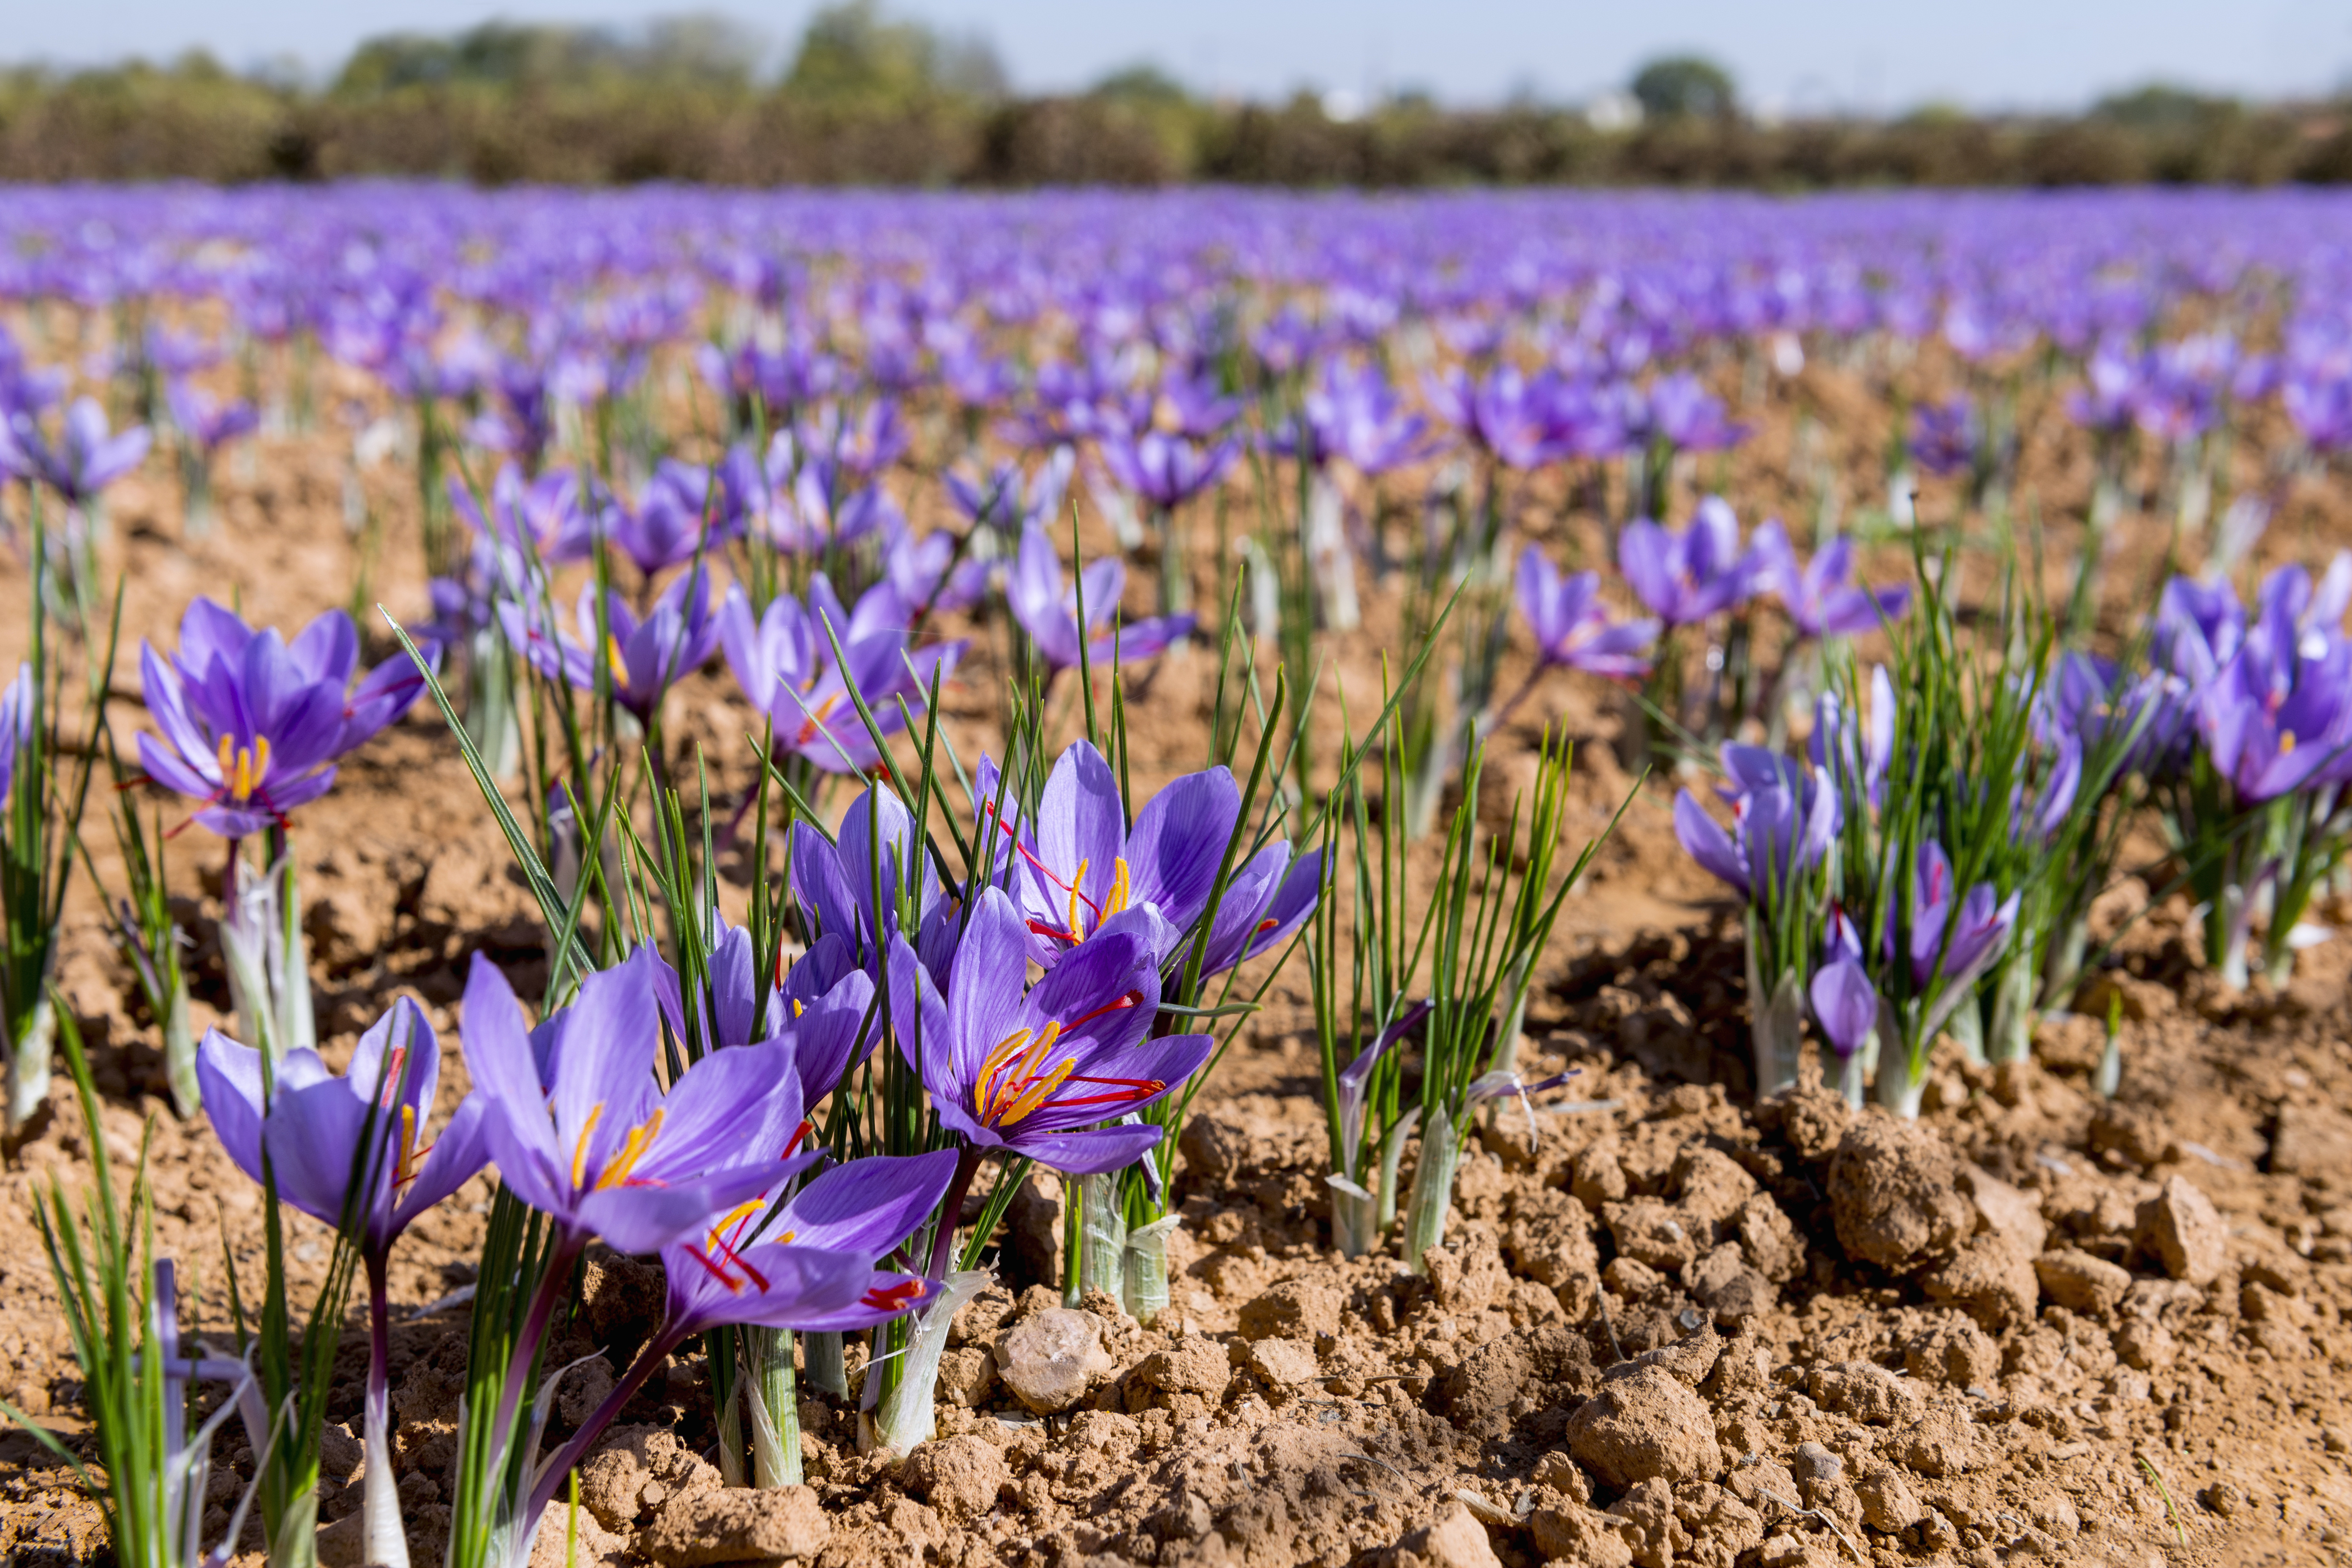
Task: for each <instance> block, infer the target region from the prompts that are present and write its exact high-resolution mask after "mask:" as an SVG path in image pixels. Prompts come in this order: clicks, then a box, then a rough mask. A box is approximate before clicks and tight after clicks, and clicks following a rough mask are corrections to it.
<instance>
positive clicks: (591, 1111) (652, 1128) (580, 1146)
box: [572, 1100, 668, 1193]
mask: <svg viewBox="0 0 2352 1568" xmlns="http://www.w3.org/2000/svg"><path fill="white" fill-rule="evenodd" d="M667 1114H668V1113H667V1110H664V1109H663V1108H662V1107H661V1106H658V1105H656V1107H654V1113H653V1114H652V1115H651V1116H648V1117H646V1119H645V1120H644V1121H641V1122H639V1123H637V1125H635V1127H632V1128H630V1129H629V1131H628V1135H627V1136H626V1137H625V1138H623V1139H622V1140H621V1146H620V1148H619V1149H617V1150H615V1151H614V1154H613V1157H612V1158H611V1159H609V1160H607V1161H605V1162H604V1169H602V1170H601V1171H599V1172H597V1173H596V1180H595V1182H594V1183H593V1184H591V1183H590V1182H589V1180H588V1141H589V1140H590V1139H591V1138H593V1137H594V1136H595V1135H596V1123H597V1122H599V1121H602V1120H604V1101H603V1100H598V1101H597V1102H596V1103H595V1104H593V1105H592V1106H590V1107H589V1108H588V1120H587V1121H584V1122H583V1123H582V1124H581V1127H580V1142H578V1143H577V1144H576V1145H575V1146H574V1147H573V1148H572V1185H573V1186H574V1187H585V1188H587V1189H588V1190H589V1191H591V1192H598V1193H601V1192H603V1191H604V1190H605V1189H606V1188H608V1187H622V1186H651V1185H656V1184H655V1183H650V1182H642V1181H632V1180H631V1179H630V1173H631V1172H632V1171H634V1170H635V1169H636V1164H637V1162H638V1161H640V1160H642V1159H644V1158H645V1157H646V1150H648V1149H650V1148H652V1147H653V1142H654V1140H655V1139H656V1138H657V1137H659V1136H660V1135H661V1129H662V1119H663V1117H664V1116H666V1115H667Z"/></svg>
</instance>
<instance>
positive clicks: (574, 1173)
mask: <svg viewBox="0 0 2352 1568" xmlns="http://www.w3.org/2000/svg"><path fill="white" fill-rule="evenodd" d="M2347 447H2352V202H2347V201H2344V200H2341V199H2338V198H2335V197H2331V196H2326V195H2315V194H2309V193H2288V192H2278V193H2267V194H2262V195H2241V194H2225V193H2214V192H2204V193H2167V194H2154V193H2117V194H2102V195H2032V196H2028V195H2001V196H1990V195H1948V196H1936V197H1926V196H1911V195H1874V196H1851V197H1833V198H1818V199H1810V200H1804V201H1788V200H1772V199H1766V198H1759V197H1749V196H1728V195H1709V196H1664V195H1607V196H1596V195H1493V194H1462V195H1428V196H1414V197H1410V198H1402V197H1400V198H1375V197H1367V196H1338V195H1333V196H1313V197H1310V196H1291V195H1255V194H1242V193H1237V192H1217V191H1195V192H1187V193H1181V194H1170V195H1152V196H1124V195H1096V194H1082V193H1053V194H1041V195H1027V196H987V197H982V196H962V195H904V194H881V193H875V194H865V195H811V194H793V193H782V194H755V193H723V192H714V191H692V192H688V191H683V190H667V189H660V188H647V189H643V190H637V191H632V192H626V193H605V194H581V193H556V192H549V191H511V192H502V193H496V194H491V193H482V192H474V191H468V190H465V189H460V188H455V187H427V186H415V185H403V184H382V185H366V184H352V185H344V186H332V187H325V188H320V189H304V190H292V189H282V190H269V189H251V190H244V191H237V192H221V191H215V190H207V189H198V188H194V187H187V188H182V187H155V188H148V189H138V190H131V189H120V188H80V189H77V188H53V189H43V190H14V191H10V192H7V193H5V200H0V521H5V528H6V531H7V534H8V538H9V541H10V543H11V546H12V548H13V554H12V555H11V556H10V558H9V559H10V560H11V562H12V563H13V564H12V566H11V567H10V568H9V570H10V572H11V573H13V575H14V580H15V582H16V589H15V590H14V591H13V592H12V594H11V595H10V596H9V603H10V604H11V605H13V606H14V607H13V608H11V609H10V610H9V611H7V612H6V613H5V616H0V626H5V628H6V636H7V638H8V640H9V641H10V642H11V643H12V645H13V649H14V651H16V652H17V653H18V654H20V655H21V656H22V659H23V662H22V664H21V665H20V666H19V668H18V673H17V675H16V679H14V681H13V682H11V683H10V684H9V685H8V686H7V687H6V689H5V698H0V756H5V762H0V791H5V795H6V797H7V807H6V816H5V832H0V934H5V952H0V1037H5V1047H6V1057H5V1068H6V1076H5V1089H6V1099H7V1103H6V1108H5V1109H6V1132H5V1145H0V1146H5V1152H6V1156H7V1161H8V1169H7V1171H6V1173H5V1179H0V1185H5V1190H6V1194H7V1196H6V1199H5V1203H6V1211H7V1212H6V1213H5V1215H0V1237H5V1240H0V1252H5V1257H6V1258H7V1261H6V1263H5V1267H0V1358H5V1361H6V1362H7V1365H6V1366H5V1367H0V1399H5V1402H6V1412H5V1413H6V1414H8V1415H11V1416H12V1417H13V1418H14V1419H15V1420H16V1422H17V1423H18V1424H19V1426H21V1428H22V1430H21V1432H19V1433H18V1434H17V1435H16V1436H11V1437H9V1438H7V1439H5V1442H0V1484H5V1487H6V1489H7V1495H8V1498H9V1500H10V1502H9V1510H8V1511H9V1521H8V1522H7V1523H6V1524H5V1526H0V1550H5V1551H7V1552H13V1553H15V1554H16V1556H17V1557H18V1558H20V1559H21V1560H23V1561H26V1562H36V1561H37V1562H59V1563H62V1562H66V1561H72V1562H75V1563H80V1562H86V1561H96V1560H98V1558H99V1557H100V1555H101V1554H102V1553H103V1552H107V1551H111V1552H113V1554H114V1558H115V1560H116V1561H118V1562H123V1563H129V1562H131V1561H133V1560H136V1561H138V1562H139V1563H142V1564H163V1563H171V1564H175V1565H177V1564H182V1563H187V1564H193V1563H196V1562H198V1561H199V1560H201V1561H204V1562H205V1563H223V1562H226V1561H227V1560H228V1559H229V1558H230V1557H232V1556H240V1555H241V1556H244V1557H246V1558H247V1560H250V1561H258V1560H260V1558H262V1557H264V1556H266V1558H267V1560H268V1562H269V1563H271V1564H272V1568H310V1565H311V1564H314V1563H327V1564H329V1568H344V1565H345V1564H353V1565H356V1564H360V1563H376V1564H384V1565H386V1568H407V1564H408V1563H410V1562H411V1561H412V1560H413V1559H415V1558H416V1557H420V1556H430V1555H434V1554H438V1555H439V1556H441V1558H442V1559H443V1560H444V1561H445V1562H446V1563H448V1564H449V1565H450V1568H508V1565H513V1568H520V1565H521V1564H523V1563H526V1562H528V1563H539V1564H542V1565H545V1568H552V1565H553V1564H554V1563H559V1562H565V1561H568V1560H577V1559H579V1558H582V1557H591V1558H594V1559H596V1560H598V1561H600V1562H610V1563H621V1562H624V1561H628V1562H651V1563H657V1564H660V1565H661V1568H702V1565H704V1564H708V1563H732V1562H751V1561H776V1560H803V1561H811V1562H823V1563H829V1564H843V1565H846V1564H849V1563H861V1564H862V1563H866V1562H869V1561H870V1562H874V1563H886V1562H902V1561H916V1560H931V1561H938V1562H942V1563H1000V1562H1002V1563H1052V1564H1060V1563H1097V1562H1108V1561H1133V1562H1157V1563H1178V1562H1195V1561H1197V1562H1202V1563H1211V1562H1230V1561H1243V1562H1252V1563H1257V1562H1264V1563H1295V1562H1305V1561H1316V1562H1328V1563H1372V1562H1381V1563H1395V1564H1400V1565H1401V1564H1403V1563H1408V1562H1417V1563H1451V1564H1456V1565H1468V1564H1474V1563H1475V1564H1484V1563H1496V1562H1509V1563H1523V1562H1536V1561H1551V1562H1566V1563H1612V1564H1622V1563H1629V1562H1639V1563H1644V1564H1648V1565H1653V1568H1664V1564H1666V1563H1678V1562H1694V1563H1710V1564H1724V1565H1729V1564H1733V1563H1739V1564H1748V1563H1775V1564H1780V1563H1815V1562H1820V1563H1826V1562H1830V1561H1837V1560H1842V1559H1844V1558H1850V1557H1863V1558H1867V1559H1868V1560H1870V1561H1874V1562H1887V1563H1897V1562H1912V1561H1920V1562H1929V1561H1949V1560H1955V1559H1956V1558H1962V1557H1965V1558H1966V1559H1967V1560H1969V1561H1985V1562H1992V1561H2004V1560H2007V1559H2008V1558H2009V1557H2010V1556H2013V1555H2017V1554H2021V1553H2032V1552H2042V1553H2044V1554H2055V1555H2057V1556H2060V1557H2062V1558H2064V1559H2066V1560H2073V1561H2085V1562H2088V1561H2103V1562H2104V1561H2113V1562H2117V1563H2122V1562H2130V1563H2144V1562H2146V1561H2147V1559H2148V1557H2149V1556H2150V1555H2151V1553H2155V1554H2158V1555H2162V1554H2164V1553H2167V1552H2171V1553H2174V1554H2175V1556H2176V1558H2177V1559H2178V1560H2181V1561H2187V1560H2188V1559H2187V1558H2186V1557H2180V1556H2179V1553H2183V1552H2190V1551H2205V1552H2212V1553H2215V1554H2216V1555H2215V1556H2214V1558H2213V1560H2215V1561H2231V1562H2236V1561H2247V1562H2253V1561H2297V1562H2300V1561H2312V1562H2326V1561H2333V1560H2334V1559H2333V1558H2332V1557H2331V1556H2329V1555H2328V1553H2329V1552H2330V1551H2331V1550H2333V1549H2335V1548H2336V1547H2337V1546H2339V1545H2340V1542H2342V1541H2343V1539H2344V1535H2343V1533H2342V1532H2343V1531H2347V1530H2352V1487H2347V1484H2346V1479H2347V1478H2346V1477H2345V1475H2344V1473H2343V1469H2342V1461H2341V1458H2339V1457H2338V1456H2340V1455H2342V1454H2343V1453H2344V1451H2345V1447H2346V1439H2345V1438H2344V1435H2343V1433H2342V1432H2340V1431H2339V1430H2338V1428H2337V1426H2336V1425H2335V1424H2334V1422H2335V1415H2334V1412H2335V1410H2336V1407H2337V1405H2339V1403H2340V1399H2341V1396H2342V1394H2343V1387H2342V1373H2341V1368H2342V1367H2343V1366H2344V1365H2345V1364H2346V1358H2347V1357H2352V1332H2347V1329H2346V1327H2345V1314H2346V1313H2347V1311H2352V1113H2347V1112H2348V1111H2352V1108H2347V1099H2352V1048H2347V1046H2346V1045H2345V1043H2344V1042H2345V1035H2346V1024H2347V1016H2346V999H2345V989H2344V984H2345V973H2346V964H2345V960H2344V958H2343V957H2342V955H2341V952H2340V949H2341V946H2342V944H2341V942H2339V941H2338V940H2337V933H2336V929H2335V928H2336V925H2337V924H2339V923H2340V922H2341V921H2342V920H2343V919H2344V918H2346V915H2347V899H2352V887H2347V873H2346V869H2345V867H2344V863H2343V862H2344V853H2345V849H2346V847H2347V842H2352V802H2347V799H2346V798H2345V785H2346V784H2347V781H2352V639H2347V633H2346V629H2345V621H2346V616H2347V609H2352V552H2347V550H2345V549H2344V548H2342V547H2343V546H2344V545H2346V544H2347V543H2352V508H2347V506H2346V504H2345V498H2344V495H2343V491H2342V483H2343V476H2342V455H2343V453H2344V452H2345V451H2346V449H2347ZM134 645H135V647H134ZM2257 1405H2267V1406H2269V1407H2270V1414H2269V1415H2265V1416H2263V1417H2262V1418H2260V1419H2259V1420H2250V1419H2249V1413H2250V1411H2252V1409H2253V1408H2255V1407H2256V1406H2257ZM2192 1542H2196V1544H2195V1545H2194V1546H2192ZM2273 1551H2275V1552H2282V1553H2284V1555H2272V1556H2264V1555H2263V1553H2265V1552H2273Z"/></svg>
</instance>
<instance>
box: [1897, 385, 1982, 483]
mask: <svg viewBox="0 0 2352 1568" xmlns="http://www.w3.org/2000/svg"><path fill="white" fill-rule="evenodd" d="M1977 446H1978V428H1977V410H1976V405H1975V404H1973V403H1971V402H1970V401H1969V398H1968V395H1967V394H1965V393H1963V394H1961V395H1958V396H1957V397H1952V398H1948V399H1946V400H1945V401H1944V402H1941V403H1923V404H1921V405H1919V406H1918V407H1917V408H1916V409H1915V410H1913V411H1912V415H1911V460H1912V461H1913V462H1915V463H1916V464H1918V465H1919V466H1920V467H1921V468H1925V469H1926V470H1927V472H1929V473H1931V474H1964V473H1966V472H1968V471H1969V468H1973V467H1974V466H1975V464H1976V460H1977Z"/></svg>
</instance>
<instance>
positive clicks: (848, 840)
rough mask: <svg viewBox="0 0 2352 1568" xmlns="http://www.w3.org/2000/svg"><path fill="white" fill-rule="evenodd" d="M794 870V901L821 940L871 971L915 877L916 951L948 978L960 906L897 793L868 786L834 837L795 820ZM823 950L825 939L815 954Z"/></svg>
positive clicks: (849, 808)
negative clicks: (841, 946) (830, 940)
mask: <svg viewBox="0 0 2352 1568" xmlns="http://www.w3.org/2000/svg"><path fill="white" fill-rule="evenodd" d="M792 865H793V872H792V880H793V897H794V898H796V899H798V900H800V906H801V908H802V909H803V910H805V911H807V912H809V913H811V914H813V915H814V916H815V918H816V923H817V929H818V933H819V936H820V939H822V938H824V937H839V938H840V939H841V940H842V942H844V943H845V944H846V946H847V948H848V952H849V957H850V959H851V961H852V962H854V963H856V965H857V966H858V967H860V968H862V969H865V970H866V971H868V972H869V973H871V972H872V971H874V970H875V969H876V968H877V965H878V963H879V960H880V954H879V952H877V949H876V947H875V943H874V938H875V933H876V932H877V931H880V932H881V933H882V934H883V935H884V936H886V937H887V936H895V935H897V934H898V931H899V907H900V902H901V899H902V897H904V896H906V895H907V894H908V877H909V875H910V874H911V875H912V876H913V877H914V882H913V885H912V895H911V896H912V899H913V902H914V910H915V947H916V951H917V952H919V953H920V954H921V956H922V961H923V963H925V964H927V965H929V967H930V969H931V971H932V973H934V974H945V973H947V969H948V962H949V960H950V958H951V957H952V956H953V955H954V952H955V946H956V913H957V911H956V906H955V904H954V903H953V902H952V901H951V900H950V899H949V898H948V896H947V891H946V889H945V888H944V887H943V886H942V885H941V884H940V874H939V868H937V867H936V866H934V865H933V864H932V863H931V859H930V857H929V856H928V855H925V854H923V853H922V848H921V846H920V845H919V844H918V843H917V842H916V839H915V823H914V818H913V816H910V815H909V814H908V810H907V807H906V805H905V804H904V803H902V802H901V801H900V800H899V799H898V796H897V795H893V794H891V793H890V792H889V791H888V790H887V789H884V788H883V787H882V786H881V785H880V784H873V785H869V786H868V787H867V789H866V793H865V794H864V795H859V796H858V797H857V798H856V799H855V800H853V801H851V802H850V803H849V805H848V806H847V808H846V809H845V810H844V811H843V812H842V814H841V823H840V826H839V828H838V829H837V830H836V832H835V837H833V838H831V839H828V838H826V837H825V836H824V834H823V833H820V832H819V831H817V829H816V828H815V826H813V825H812V824H810V823H807V822H803V821H796V822H794V823H793V861H792ZM877 881H878V882H879V884H880V891H881V895H882V912H881V917H880V918H879V919H878V920H877V918H876V914H875V891H876V884H877ZM823 945H824V942H823V941H822V940H820V941H819V942H818V943H817V945H816V947H812V948H811V949H810V952H812V953H814V952H816V951H817V947H822V946H823Z"/></svg>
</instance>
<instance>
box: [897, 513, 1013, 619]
mask: <svg viewBox="0 0 2352 1568" xmlns="http://www.w3.org/2000/svg"><path fill="white" fill-rule="evenodd" d="M957 543H958V541H957V539H956V537H955V535H954V534H952V533H949V532H947V531H944V530H934V531H931V532H929V533H926V534H924V535H923V536H922V537H921V538H920V539H918V538H916V537H915V536H914V535H913V534H912V533H909V532H908V531H907V525H906V524H905V523H904V522H899V521H892V522H889V523H887V524H885V525H884V528H883V534H882V581H883V583H884V584H887V586H888V587H889V589H890V591H891V592H892V593H894V594H896V595H898V602H899V603H900V604H901V605H905V606H906V613H907V618H908V624H909V625H911V624H913V622H915V621H916V620H919V619H920V618H921V617H922V616H928V615H929V614H930V613H931V612H932V611H934V610H940V611H953V610H968V609H970V608H971V606H972V605H976V604H978V603H980V596H981V595H982V593H983V592H984V591H986V589H987V587H988V563H987V562H985V561H982V560H980V559H978V558H977V557H975V556H971V555H966V556H964V557H963V558H962V559H961V560H958V559H957V558H956V545H957Z"/></svg>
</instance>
